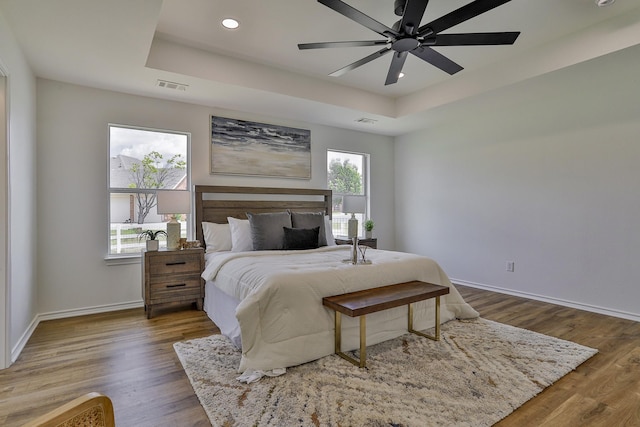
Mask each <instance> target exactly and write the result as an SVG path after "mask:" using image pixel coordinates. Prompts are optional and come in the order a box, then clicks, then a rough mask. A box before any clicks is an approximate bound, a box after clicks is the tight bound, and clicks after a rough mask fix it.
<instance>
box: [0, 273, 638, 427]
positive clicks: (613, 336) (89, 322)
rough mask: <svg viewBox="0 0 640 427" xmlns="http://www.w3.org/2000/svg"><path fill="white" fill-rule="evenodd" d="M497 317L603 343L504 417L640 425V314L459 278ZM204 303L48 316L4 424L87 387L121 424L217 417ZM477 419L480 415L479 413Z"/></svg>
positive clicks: (9, 397)
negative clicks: (208, 390) (204, 384)
mask: <svg viewBox="0 0 640 427" xmlns="http://www.w3.org/2000/svg"><path fill="white" fill-rule="evenodd" d="M457 288H458V290H459V291H460V293H461V294H462V296H463V297H464V298H465V300H467V301H468V302H469V303H470V304H471V305H472V306H473V307H474V308H476V309H477V310H478V311H479V312H480V314H481V315H482V316H483V317H484V318H487V319H491V320H495V321H498V322H502V323H506V324H510V325H514V326H518V327H522V328H526V329H530V330H533V331H537V332H541V333H544V334H548V335H552V336H556V337H559V338H563V339H567V340H570V341H574V342H578V343H580V344H584V345H587V346H590V347H595V348H597V349H599V351H600V352H599V354H597V355H596V356H594V357H593V358H591V359H590V360H588V361H587V362H585V363H584V364H582V365H581V366H580V367H578V369H577V370H576V371H574V372H572V373H570V374H569V375H567V376H565V377H564V378H562V379H560V380H559V381H558V382H557V383H555V384H553V385H552V386H551V387H549V388H547V389H546V390H544V391H543V392H542V393H541V394H540V395H538V396H536V397H535V398H534V399H532V400H531V401H529V402H527V403H526V404H525V405H523V406H522V407H521V408H519V409H518V410H516V411H515V412H514V413H513V414H511V415H510V416H509V417H507V418H506V419H504V420H502V421H501V422H500V423H498V424H497V425H498V426H501V427H505V426H509V427H510V426H518V427H520V426H525V425H526V426H640V323H637V322H632V321H628V320H623V319H618V318H614V317H608V316H603V315H599V314H594V313H589V312H585V311H580V310H575V309H571V308H565V307H560V306H556V305H552V304H547V303H542V302H537V301H531V300H527V299H523V298H517V297H513V296H508V295H503V294H498V293H493V292H488V291H484V290H478V289H474V288H470V287H465V286H457ZM218 332H219V331H218V329H217V328H216V326H215V325H214V324H213V323H212V322H211V321H210V320H209V319H208V318H207V317H206V315H205V314H204V313H203V312H199V311H195V310H176V309H169V310H167V311H164V312H162V311H159V312H158V316H157V317H154V318H153V319H150V320H147V319H146V317H145V315H144V311H143V310H142V309H135V310H126V311H120V312H113V313H104V314H97V315H91V316H83V317H76V318H69V319H60V320H51V321H47V322H42V323H41V324H40V325H39V326H38V328H37V329H36V331H35V333H34V334H33V336H32V337H31V339H30V340H29V342H28V344H27V346H26V347H25V349H24V351H23V352H22V354H21V356H20V358H19V359H18V361H17V362H16V363H14V364H13V365H12V366H11V367H10V368H9V369H5V370H2V371H0V425H2V426H20V425H22V424H23V423H24V422H26V421H28V420H30V419H32V418H35V417H36V416H38V415H41V414H43V413H45V412H47V411H49V410H51V409H53V408H55V407H57V406H59V405H61V404H63V403H65V402H67V401H69V400H71V399H72V398H75V397H77V396H79V395H81V394H84V393H87V392H89V391H99V392H102V393H104V394H106V395H108V396H109V397H111V399H112V400H113V404H114V408H115V415H116V424H117V425H118V426H119V427H126V426H208V425H209V421H208V419H207V416H206V414H205V413H204V410H203V409H202V407H201V406H200V404H199V403H198V399H197V397H196V396H195V394H194V392H193V389H192V388H191V385H190V383H189V380H188V379H187V377H186V375H185V374H184V371H183V370H182V366H181V364H180V362H179V361H178V359H177V357H176V355H175V352H174V350H173V347H172V344H173V343H174V342H176V341H180V340H185V339H191V338H196V337H201V336H206V335H210V334H213V333H218ZM470 421H471V423H472V420H470Z"/></svg>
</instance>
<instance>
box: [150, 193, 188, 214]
mask: <svg viewBox="0 0 640 427" xmlns="http://www.w3.org/2000/svg"><path fill="white" fill-rule="evenodd" d="M156 196H157V198H158V207H157V212H158V214H159V215H176V214H188V213H191V192H189V191H184V190H161V191H157V192H156Z"/></svg>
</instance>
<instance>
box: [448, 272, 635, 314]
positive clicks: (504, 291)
mask: <svg viewBox="0 0 640 427" xmlns="http://www.w3.org/2000/svg"><path fill="white" fill-rule="evenodd" d="M451 282H452V283H453V284H460V285H464V286H469V287H472V288H478V289H484V290H486V291H493V292H498V293H501V294H507V295H513V296H516V297H522V298H528V299H532V300H536V301H542V302H548V303H551V304H556V305H562V306H564V307H570V308H575V309H578V310H585V311H590V312H592V313H598V314H604V315H607V316H613V317H619V318H621V319H627V320H633V321H635V322H640V314H636V313H628V312H625V311H620V310H613V309H610V308H606V307H598V306H595V305H590V304H583V303H579V302H575V301H568V300H563V299H560V298H553V297H548V296H545V295H537V294H532V293H529V292H521V291H514V290H512V289H505V288H501V287H498V286H491V285H485V284H483V283H475V282H469V281H467V280H459V279H454V278H452V279H451Z"/></svg>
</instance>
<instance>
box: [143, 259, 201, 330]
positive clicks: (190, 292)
mask: <svg viewBox="0 0 640 427" xmlns="http://www.w3.org/2000/svg"><path fill="white" fill-rule="evenodd" d="M203 270H204V249H203V248H196V249H184V250H176V251H168V250H159V251H143V252H142V280H143V283H144V295H143V297H144V307H145V310H146V312H147V319H151V317H153V308H154V306H155V305H157V304H179V303H186V302H195V303H196V306H197V308H198V310H202V303H203V301H204V280H202V278H201V277H200V274H201V273H202V271H203Z"/></svg>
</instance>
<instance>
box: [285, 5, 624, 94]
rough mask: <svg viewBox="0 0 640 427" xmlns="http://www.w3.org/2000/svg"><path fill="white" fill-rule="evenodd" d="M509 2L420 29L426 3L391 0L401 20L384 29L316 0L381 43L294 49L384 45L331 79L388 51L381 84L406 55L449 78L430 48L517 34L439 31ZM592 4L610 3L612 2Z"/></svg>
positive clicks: (450, 66)
mask: <svg viewBox="0 0 640 427" xmlns="http://www.w3.org/2000/svg"><path fill="white" fill-rule="evenodd" d="M509 1H510V0H475V1H473V2H471V3H469V4H467V5H465V6H462V7H460V8H459V9H456V10H454V11H453V12H450V13H448V14H446V15H443V16H441V17H440V18H438V19H435V20H433V21H431V22H429V23H427V24H425V25H422V26H421V25H420V22H421V21H422V17H423V15H424V13H425V10H426V8H427V3H428V0H394V4H393V7H394V13H395V14H396V15H398V16H401V18H400V20H399V21H397V22H396V23H394V24H393V25H392V26H391V27H387V26H386V25H384V24H382V23H380V22H378V21H376V20H375V19H373V18H371V17H369V16H367V15H365V14H364V13H362V12H360V11H359V10H357V9H355V8H353V7H351V6H349V5H348V4H346V3H345V2H343V1H341V0H318V3H322V4H323V5H325V6H327V7H329V8H330V9H332V10H334V11H336V12H338V13H339V14H341V15H343V16H345V17H346V18H349V19H351V20H352V21H355V22H356V23H358V24H360V25H362V26H364V27H366V28H368V29H370V30H372V31H374V32H376V33H378V34H379V35H381V36H383V37H385V40H362V41H338V42H319V43H301V44H298V49H300V50H305V49H323V48H333V47H366V46H384V47H383V48H382V49H381V50H379V51H377V52H374V53H372V54H371V55H369V56H366V57H364V58H362V59H360V60H358V61H356V62H354V63H352V64H349V65H347V66H345V67H342V68H340V69H339V70H336V71H334V72H333V73H331V74H329V75H330V76H334V77H337V76H341V75H343V74H345V73H347V72H349V71H351V70H354V69H356V68H358V67H360V66H362V65H365V64H367V63H369V62H371V61H373V60H374V59H377V58H379V57H381V56H383V55H386V54H387V53H390V52H393V57H392V59H391V65H390V66H389V72H388V73H387V79H386V80H385V85H390V84H394V83H396V82H397V81H398V78H399V75H400V73H401V72H402V67H403V66H404V63H405V61H406V59H407V56H408V54H409V53H410V54H412V55H414V56H416V57H418V58H420V59H422V60H423V61H425V62H428V63H429V64H431V65H433V66H434V67H437V68H439V69H440V70H442V71H444V72H446V73H448V74H450V75H453V74H455V73H457V72H459V71H461V70H462V69H463V67H462V66H460V65H459V64H457V63H455V62H454V61H452V60H450V59H449V58H447V57H446V56H444V55H442V54H440V53H439V52H437V51H436V50H434V49H433V48H432V46H434V47H437V46H481V45H494V46H495V45H510V44H513V43H514V42H515V41H516V39H517V38H518V36H519V35H520V32H513V31H512V32H495V33H460V34H451V33H448V34H441V32H442V31H445V30H448V29H449V28H451V27H453V26H455V25H458V24H460V23H462V22H464V21H467V20H469V19H471V18H474V17H476V16H478V15H480V14H483V13H485V12H488V11H490V10H492V9H494V8H496V7H498V6H500V5H503V4H504V3H507V2H509ZM596 1H598V2H601V1H609V2H613V0H596Z"/></svg>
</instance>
